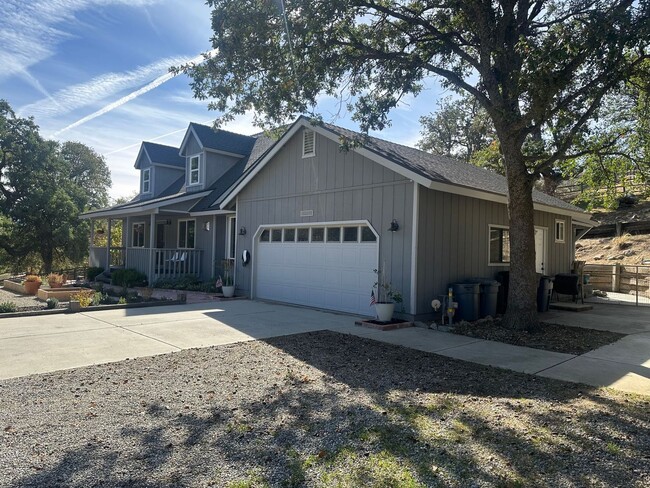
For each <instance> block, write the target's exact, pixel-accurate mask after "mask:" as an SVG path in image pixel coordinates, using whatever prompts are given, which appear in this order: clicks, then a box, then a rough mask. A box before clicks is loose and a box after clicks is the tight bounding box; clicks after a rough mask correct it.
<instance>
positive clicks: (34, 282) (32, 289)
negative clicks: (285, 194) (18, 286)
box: [23, 275, 43, 295]
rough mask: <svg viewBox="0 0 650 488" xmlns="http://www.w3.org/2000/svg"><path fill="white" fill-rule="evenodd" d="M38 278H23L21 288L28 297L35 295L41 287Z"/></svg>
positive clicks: (35, 276) (40, 281)
mask: <svg viewBox="0 0 650 488" xmlns="http://www.w3.org/2000/svg"><path fill="white" fill-rule="evenodd" d="M42 282H43V281H42V280H41V278H40V276H37V275H27V276H25V281H23V287H24V288H25V293H27V294H28V295H36V292H37V291H38V289H39V288H40V287H41V283H42Z"/></svg>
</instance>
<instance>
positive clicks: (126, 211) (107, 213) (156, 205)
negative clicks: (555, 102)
mask: <svg viewBox="0 0 650 488" xmlns="http://www.w3.org/2000/svg"><path fill="white" fill-rule="evenodd" d="M209 194H210V192H209V191H202V192H197V193H193V194H191V195H184V196H182V197H175V198H170V199H169V200H164V201H158V202H152V203H150V204H149V205H142V206H140V207H135V208H118V209H115V210H112V209H111V210H104V211H102V210H98V211H95V212H86V213H83V214H81V215H80V216H79V218H81V219H95V218H104V217H117V216H120V215H132V214H138V213H150V212H149V211H150V210H155V213H158V211H159V209H161V208H163V207H165V206H167V205H174V204H176V203H182V202H186V201H188V200H193V199H197V198H202V197H204V196H206V195H209Z"/></svg>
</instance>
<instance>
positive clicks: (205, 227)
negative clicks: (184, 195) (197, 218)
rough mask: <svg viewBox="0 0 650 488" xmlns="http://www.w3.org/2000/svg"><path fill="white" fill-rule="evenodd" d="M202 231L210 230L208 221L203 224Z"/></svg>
mask: <svg viewBox="0 0 650 488" xmlns="http://www.w3.org/2000/svg"><path fill="white" fill-rule="evenodd" d="M203 230H205V231H208V230H210V221H209V220H208V221H206V222H203Z"/></svg>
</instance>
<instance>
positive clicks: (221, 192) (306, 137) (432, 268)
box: [83, 117, 594, 318]
mask: <svg viewBox="0 0 650 488" xmlns="http://www.w3.org/2000/svg"><path fill="white" fill-rule="evenodd" d="M360 137H361V136H360V135H359V134H357V133H355V132H352V131H349V130H347V129H343V128H340V127H337V126H334V125H331V124H325V123H322V124H317V125H313V124H311V123H310V120H309V119H307V118H306V117H300V118H299V119H298V120H297V121H295V122H294V123H293V124H292V125H291V126H290V127H288V128H287V129H286V131H285V132H284V133H283V134H282V136H281V137H279V138H277V139H272V138H270V137H267V136H266V135H263V134H260V135H257V136H242V135H239V134H234V133H231V132H227V131H223V130H219V131H213V130H212V129H211V128H209V127H206V126H203V125H199V124H194V123H191V124H190V125H189V127H188V130H187V132H186V134H185V138H184V139H183V142H182V144H181V146H180V148H178V149H176V148H171V147H168V146H161V145H158V144H152V143H148V142H145V143H143V144H142V148H141V150H140V153H139V155H138V158H137V160H136V163H135V166H136V168H137V169H139V170H140V188H141V193H140V195H139V196H138V197H137V198H135V199H134V200H133V201H131V202H129V203H126V204H123V205H117V206H114V207H111V208H107V209H101V210H97V211H92V212H88V213H86V214H84V216H83V218H86V219H91V222H92V221H94V220H96V219H121V220H122V221H123V222H124V224H125V225H124V228H125V232H124V233H123V243H122V246H120V247H118V248H113V247H110V246H106V247H102V248H96V247H91V250H90V264H91V265H93V266H103V267H105V268H106V267H107V264H108V263H110V265H111V266H112V267H115V266H125V267H128V268H136V269H138V270H140V271H142V272H144V273H146V274H147V275H148V276H149V280H150V282H151V283H155V282H156V280H158V279H160V278H175V277H179V276H182V275H185V274H191V275H196V276H198V277H199V278H200V279H202V280H208V279H213V278H215V276H216V275H217V274H219V265H220V263H221V260H222V259H224V258H225V259H232V260H234V261H235V263H236V266H235V282H236V287H237V292H238V293H239V294H244V295H248V296H250V297H252V298H259V299H265V300H273V301H278V302H288V303H294V304H299V305H306V306H311V307H318V308H323V309H331V310H339V311H344V312H351V313H355V314H360V315H372V314H373V311H372V309H371V308H370V305H369V299H370V291H371V288H372V286H373V284H374V282H375V278H376V276H375V274H374V272H373V270H374V269H377V268H378V267H379V266H381V267H383V268H385V270H386V272H387V274H388V276H389V277H390V280H391V281H392V283H393V286H394V287H395V288H397V289H399V290H400V291H401V292H402V295H403V297H404V302H403V307H404V310H403V312H404V314H405V315H407V316H411V317H419V318H420V317H422V318H423V317H425V316H427V315H429V314H430V313H431V312H432V310H431V305H430V303H431V300H432V299H433V298H437V297H439V296H440V295H441V294H444V293H445V291H446V289H447V286H448V284H449V283H452V282H457V281H460V280H463V279H467V278H470V277H494V275H495V273H496V272H497V271H500V270H507V269H508V261H509V233H508V212H507V205H506V204H507V186H506V181H505V178H503V177H502V176H499V175H497V174H494V173H492V172H489V171H487V170H484V169H481V168H478V167H475V166H472V165H468V164H464V163H460V162H458V161H456V160H453V159H451V158H445V157H441V156H435V155H432V154H428V153H425V152H423V151H419V150H417V149H413V148H410V147H407V146H403V145H399V144H395V143H391V142H388V141H385V140H381V139H377V138H374V137H368V138H364V139H360ZM342 139H344V140H346V139H347V140H357V141H361V142H360V143H355V144H351V147H350V148H349V149H348V150H341V144H340V143H341V140H342ZM533 200H534V205H535V248H536V260H537V271H538V272H540V273H544V274H549V275H552V274H556V273H560V272H567V271H568V270H569V269H570V267H571V263H572V261H573V259H574V242H575V240H576V239H578V238H579V237H581V235H582V234H584V233H585V232H586V231H587V230H588V229H589V228H590V227H592V226H593V225H594V222H592V221H591V219H590V215H589V214H587V213H585V212H583V211H582V210H581V209H579V208H577V207H575V206H573V205H570V204H568V203H566V202H564V201H562V200H559V199H556V198H553V197H551V196H548V195H546V194H543V193H540V192H537V191H535V192H534V195H533ZM109 229H110V225H109ZM109 242H110V240H109ZM244 251H247V256H249V258H250V259H249V260H248V261H247V262H246V261H244V260H243V259H242V255H243V253H244Z"/></svg>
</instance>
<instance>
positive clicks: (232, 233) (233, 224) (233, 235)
mask: <svg viewBox="0 0 650 488" xmlns="http://www.w3.org/2000/svg"><path fill="white" fill-rule="evenodd" d="M236 239H237V219H236V218H235V217H228V239H227V241H226V257H227V258H229V259H235V243H236Z"/></svg>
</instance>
